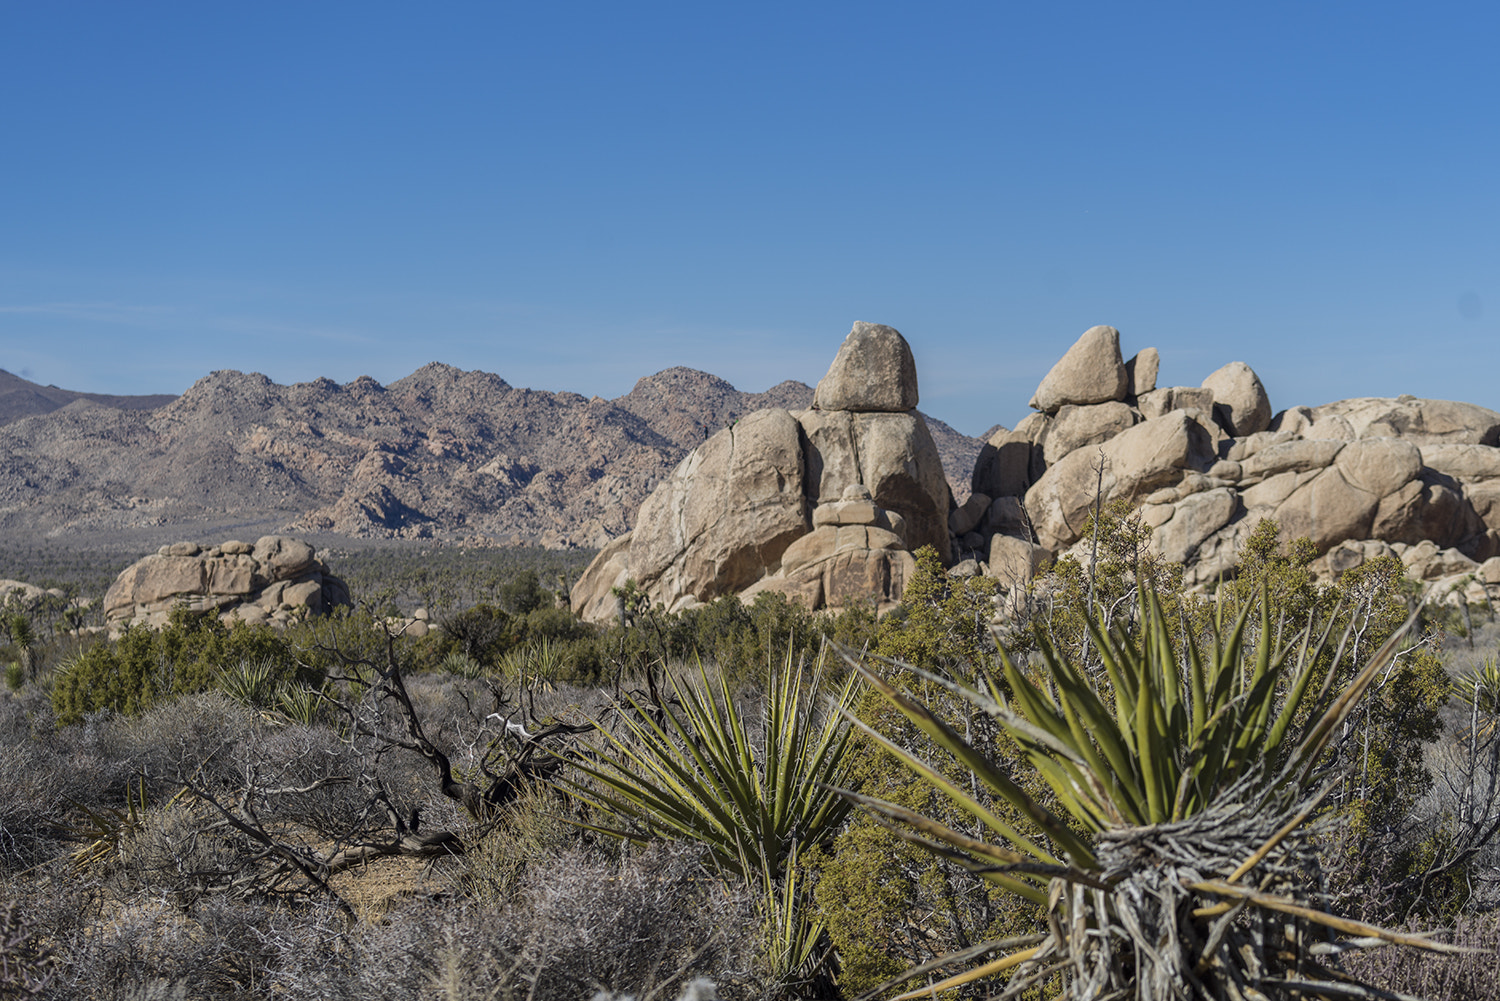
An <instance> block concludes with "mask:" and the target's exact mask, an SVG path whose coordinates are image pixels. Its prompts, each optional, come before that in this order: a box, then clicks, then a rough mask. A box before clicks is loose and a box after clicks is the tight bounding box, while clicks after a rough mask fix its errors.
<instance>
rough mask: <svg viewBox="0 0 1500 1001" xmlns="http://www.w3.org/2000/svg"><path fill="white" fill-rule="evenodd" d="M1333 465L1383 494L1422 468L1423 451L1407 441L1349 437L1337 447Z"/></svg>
mask: <svg viewBox="0 0 1500 1001" xmlns="http://www.w3.org/2000/svg"><path fill="white" fill-rule="evenodd" d="M1333 464H1334V467H1335V468H1337V469H1338V471H1339V472H1340V473H1343V474H1344V479H1345V480H1348V481H1349V483H1350V484H1351V485H1353V486H1355V487H1358V488H1359V489H1361V490H1363V491H1365V492H1366V493H1371V494H1374V495H1375V496H1376V497H1385V496H1387V495H1389V494H1393V493H1395V492H1396V491H1397V490H1400V489H1401V487H1403V486H1404V485H1406V484H1407V483H1408V482H1410V481H1411V480H1413V479H1415V478H1416V476H1417V474H1418V473H1420V472H1421V471H1422V452H1421V450H1420V449H1418V448H1417V446H1415V445H1413V444H1412V443H1411V442H1409V441H1402V440H1400V439H1398V438H1374V439H1369V438H1367V439H1361V440H1359V441H1351V442H1349V444H1347V445H1345V446H1344V447H1343V448H1342V449H1340V450H1339V453H1338V455H1337V456H1336V457H1335V458H1334V460H1333Z"/></svg>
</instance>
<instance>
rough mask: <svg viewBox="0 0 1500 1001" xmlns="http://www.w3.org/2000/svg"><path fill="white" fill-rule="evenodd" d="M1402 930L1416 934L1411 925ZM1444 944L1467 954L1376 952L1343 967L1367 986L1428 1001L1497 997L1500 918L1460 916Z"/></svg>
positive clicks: (1499, 993)
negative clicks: (1376, 986) (1451, 945)
mask: <svg viewBox="0 0 1500 1001" xmlns="http://www.w3.org/2000/svg"><path fill="white" fill-rule="evenodd" d="M1406 930H1408V931H1412V932H1416V931H1418V930H1419V928H1418V926H1417V925H1416V924H1415V923H1409V924H1407V925H1406ZM1443 939H1444V941H1447V942H1451V943H1453V944H1454V945H1457V946H1460V947H1463V948H1466V949H1471V950H1473V951H1472V952H1468V953H1465V954H1463V955H1459V956H1436V955H1433V954H1431V953H1426V952H1418V951H1416V950H1414V949H1380V950H1377V951H1373V952H1363V953H1359V954H1357V955H1355V956H1351V957H1350V958H1349V959H1348V960H1346V962H1345V965H1346V966H1347V968H1348V970H1349V972H1350V973H1351V974H1353V975H1354V976H1356V977H1358V978H1360V979H1361V980H1363V981H1365V982H1366V983H1372V984H1380V985H1382V986H1383V987H1385V988H1386V989H1387V990H1391V991H1400V992H1401V993H1402V994H1404V995H1407V996H1410V997H1419V998H1424V999H1426V1001H1489V999H1491V998H1495V997H1500V963H1497V962H1496V961H1495V957H1496V955H1497V954H1500V913H1496V912H1494V911H1491V912H1489V913H1484V914H1472V913H1471V914H1460V915H1457V916H1455V917H1454V919H1453V923H1452V930H1451V931H1450V932H1448V933H1447V934H1445V935H1444V936H1443Z"/></svg>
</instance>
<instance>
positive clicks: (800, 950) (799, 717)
mask: <svg viewBox="0 0 1500 1001" xmlns="http://www.w3.org/2000/svg"><path fill="white" fill-rule="evenodd" d="M822 679H823V673H822V671H821V670H817V671H814V672H812V674H811V676H809V674H808V673H807V672H806V671H805V670H804V668H803V666H802V665H801V664H796V665H794V664H793V662H792V657H791V652H790V651H788V655H787V658H786V661H785V663H784V664H783V665H782V666H781V668H780V669H778V670H772V671H771V672H770V673H769V677H768V685H767V687H768V691H767V693H766V699H765V703H766V704H765V710H764V712H765V716H764V719H763V720H761V721H759V723H760V726H759V727H757V726H755V725H754V724H755V722H756V721H752V720H749V719H747V718H745V716H744V715H743V714H742V713H741V711H740V708H739V707H738V706H737V705H736V704H735V700H734V697H733V694H732V692H731V691H730V689H729V682H728V680H727V679H726V678H725V677H724V675H723V674H722V673H721V674H720V675H719V678H718V680H717V681H716V682H715V681H711V680H710V679H709V677H708V673H707V671H705V670H704V669H703V667H702V665H701V664H700V665H699V671H698V677H697V679H696V680H691V681H686V682H683V681H679V680H678V679H677V678H676V677H672V679H671V683H672V691H673V695H674V696H675V698H673V699H671V700H664V701H663V704H661V705H653V704H650V703H647V702H643V701H641V700H638V699H636V698H634V697H629V698H627V700H626V704H625V705H624V706H623V707H621V708H622V709H623V711H622V712H621V714H620V719H621V720H622V725H621V726H620V728H619V729H620V731H621V732H619V733H612V732H611V731H610V730H609V729H608V728H607V727H606V726H604V725H602V724H600V726H599V731H598V732H599V733H600V734H602V735H603V743H602V744H601V745H600V746H596V747H595V748H593V749H592V750H591V751H589V752H577V751H570V752H566V758H567V760H568V761H569V762H570V763H571V764H572V765H573V766H574V768H575V769H577V770H578V771H579V772H581V773H583V774H584V775H586V776H588V777H589V779H592V782H589V781H584V780H580V779H573V778H568V777H563V778H562V779H560V780H559V781H560V782H561V783H562V784H564V785H566V786H567V787H569V788H570V789H571V790H572V791H573V793H574V794H575V795H576V796H577V797H578V798H580V799H582V800H583V801H585V802H587V803H590V804H591V805H593V806H594V807H595V808H596V809H598V810H599V811H601V812H602V813H604V814H605V815H606V816H607V817H611V818H613V820H612V821H610V820H606V821H603V822H600V823H597V824H591V825H587V826H590V827H591V829H593V830H596V831H599V832H601V833H604V834H608V835H611V836H614V837H618V838H622V839H630V840H636V841H645V840H647V839H648V838H650V837H653V836H654V837H663V838H668V839H671V840H674V841H687V842H696V843H698V844H700V845H702V846H703V847H704V848H705V849H706V850H707V851H708V853H709V854H710V855H711V856H712V858H713V861H714V862H715V864H716V865H717V866H718V867H719V869H720V870H721V871H723V872H726V873H729V874H733V875H735V876H738V877H740V878H743V879H745V880H747V881H750V882H752V883H756V884H759V889H760V891H761V895H762V901H763V904H764V910H765V918H766V923H767V931H768V947H769V952H770V954H771V960H772V963H773V965H774V966H775V967H776V968H778V969H779V970H780V971H782V972H783V973H785V974H787V975H806V974H808V973H809V972H811V971H814V970H815V969H816V968H817V967H818V966H819V965H820V963H821V956H822V953H823V951H824V947H823V945H822V944H821V942H822V940H823V934H822V926H821V924H820V923H818V922H817V921H816V920H815V919H813V918H812V917H811V915H810V908H809V907H807V906H804V904H805V901H806V897H807V893H806V890H805V888H804V887H803V886H802V885H801V879H800V874H799V873H798V871H797V860H798V856H799V855H800V854H801V853H802V852H803V851H804V850H806V849H807V848H809V847H811V846H812V845H815V844H817V843H818V842H820V841H822V840H823V839H825V838H827V837H829V836H831V835H832V833H833V832H834V831H836V830H837V829H838V826H839V825H840V823H842V821H843V820H844V818H845V817H846V816H847V815H848V813H849V810H850V803H849V802H848V801H847V800H846V799H844V798H843V797H841V796H840V795H839V794H838V793H837V791H836V789H837V788H838V787H839V786H841V785H843V784H845V783H846V781H847V775H848V770H849V765H850V758H849V756H848V755H847V754H846V753H845V750H846V748H847V746H848V743H849V739H850V733H851V730H850V728H849V726H848V725H847V724H845V723H844V721H843V719H842V718H841V716H840V712H841V711H844V710H847V709H848V708H849V707H851V706H852V705H853V703H854V698H855V695H856V692H857V683H858V678H857V676H855V675H853V674H851V675H849V677H848V678H847V679H846V680H845V682H844V683H843V685H842V686H841V687H840V689H839V690H838V691H837V693H836V694H834V695H833V697H832V698H831V700H830V701H831V703H832V704H831V705H830V706H827V707H820V706H819V704H818V699H819V693H820V691H821V690H822V688H823V687H824V686H823V684H822ZM757 730H759V734H758V737H757V735H756V731H757Z"/></svg>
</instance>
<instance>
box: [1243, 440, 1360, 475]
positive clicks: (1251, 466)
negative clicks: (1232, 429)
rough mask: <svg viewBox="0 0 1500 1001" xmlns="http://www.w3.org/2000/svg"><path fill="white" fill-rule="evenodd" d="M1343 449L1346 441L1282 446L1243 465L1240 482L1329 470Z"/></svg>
mask: <svg viewBox="0 0 1500 1001" xmlns="http://www.w3.org/2000/svg"><path fill="white" fill-rule="evenodd" d="M1343 448H1344V443H1343V442H1342V441H1322V440H1309V439H1303V438H1295V439H1292V440H1290V441H1283V442H1278V443H1277V444H1274V445H1271V446H1270V447H1269V448H1263V449H1261V450H1260V451H1258V452H1256V453H1255V454H1254V455H1251V456H1250V457H1249V458H1247V459H1245V460H1244V461H1242V462H1241V463H1240V482H1241V483H1244V484H1247V485H1249V484H1254V483H1259V482H1260V481H1261V480H1265V479H1269V478H1271V477H1273V476H1277V475H1279V474H1281V473H1302V472H1307V471H1308V470H1320V469H1326V468H1327V467H1328V466H1329V465H1331V464H1332V463H1333V460H1334V457H1335V456H1337V455H1338V454H1339V452H1341V451H1343Z"/></svg>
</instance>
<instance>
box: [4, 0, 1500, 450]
mask: <svg viewBox="0 0 1500 1001" xmlns="http://www.w3.org/2000/svg"><path fill="white" fill-rule="evenodd" d="M1497 40H1500V7H1497V6H1496V5H1494V4H1486V3H1479V2H1474V3H1465V4H1447V3H1427V4H1421V5H1417V4H1401V5H1396V4H1383V3H1373V4H1372V3H1369V2H1364V3H1309V2H1298V3H1265V2H1262V3H1256V4H1238V5H1228V4H1205V3H1201V2H1198V3H1180V4H1149V3H1148V4H1121V3H1088V4H1076V3H1075V4H1066V3H1054V4H1042V3H1034V2H1029V3H1024V4H1023V3H983V4H981V3H972V4H955V3H940V2H934V3H923V4H918V3H910V2H908V3H901V4H894V3H881V2H861V3H816V2H809V0H803V2H800V3H776V2H764V0H763V2H757V3H753V4H749V3H747V4H735V5H731V4H717V3H703V2H701V0H700V2H695V3H681V4H664V3H650V2H642V3H635V4H620V3H566V2H553V3H547V4H537V3H527V4H521V3H495V2H489V3H462V2H444V3H437V4H430V3H428V4H418V3H407V4H392V3H378V2H376V3H371V2H360V3H325V2H311V3H278V2H260V3H253V4H252V3H240V4H226V3H203V2H201V0H195V2H191V3H157V2H151V0H133V2H129V3H122V2H118V0H110V2H97V3H81V2H67V0H58V2H46V3H41V2H27V0H0V368H6V369H8V370H10V371H12V372H16V373H18V374H21V375H25V376H26V377H28V378H31V379H34V380H36V381H39V382H43V383H55V384H57V385H60V386H64V387H66V388H70V389H81V390H89V391H96V392H113V393H151V392H181V391H183V390H184V389H186V388H187V387H188V386H189V385H191V384H192V383H193V381H194V380H196V379H197V378H199V377H200V376H202V375H204V374H206V373H207V372H209V371H211V370H213V369H220V368H236V369H242V370H247V371H249V370H253V371H260V372H264V373H266V374H267V375H269V376H271V377H272V378H273V379H275V380H277V381H278V382H294V381H303V380H308V379H312V378H315V377H317V376H319V375H327V376H329V377H332V378H334V379H337V380H339V381H347V380H349V379H352V378H354V377H355V376H358V375H361V374H368V375H371V376H373V377H374V378H376V379H378V380H380V381H381V382H390V381H392V380H394V379H397V378H399V377H401V376H402V375H405V374H407V373H409V372H410V371H412V370H413V369H415V368H417V367H418V366H420V365H422V364H424V363H426V362H429V361H435V360H436V361H444V362H448V363H449V364H453V365H457V366H460V367H462V368H480V369H485V370H487V371H491V372H496V373H498V374H499V375H501V376H502V377H504V378H505V379H506V380H508V381H509V382H511V383H512V384H514V385H518V386H532V387H534V388H538V389H554V390H557V389H569V390H575V391H578V392H582V393H585V394H596V393H597V394H599V395H603V396H616V395H619V394H621V393H624V392H627V391H628V390H629V389H630V387H631V385H633V383H634V382H635V380H636V379H637V378H639V377H640V376H643V375H648V374H651V373H653V372H656V371H658V370H660V369H662V368H666V367H668V366H671V365H689V366H693V367H695V368H701V369H705V370H707V371H710V372H713V373H715V374H718V375H721V376H723V377H724V378H726V379H728V380H730V381H731V382H733V383H734V384H735V385H736V386H738V387H739V388H741V389H746V390H760V389H765V388H767V387H768V386H770V385H772V384H774V383H776V382H779V381H780V380H782V379H786V378H795V379H802V380H804V381H807V382H815V381H816V380H817V379H818V378H819V377H821V375H822V374H823V372H824V371H825V370H826V368H827V365H828V362H829V361H830V360H831V359H832V357H833V355H834V352H835V351H836V350H837V348H838V345H839V342H840V340H841V339H842V337H843V335H844V334H845V333H846V332H847V331H848V329H849V325H850V323H851V322H852V321H854V320H869V321H874V322H881V323H888V324H890V325H892V326H895V327H897V328H899V329H900V330H901V331H902V332H903V333H905V334H906V335H907V338H908V339H909V340H910V341H911V343H912V345H913V348H914V350H915V351H916V354H917V362H918V370H919V373H920V380H921V390H922V406H923V408H924V409H925V410H927V411H928V412H929V413H932V414H934V415H935V416H937V417H940V418H942V419H944V420H947V421H948V422H950V423H952V424H954V425H955V426H956V427H958V428H959V429H960V430H962V431H966V432H968V433H970V434H977V433H979V432H980V431H982V430H983V429H985V428H986V427H988V426H989V425H991V424H992V423H995V422H997V421H998V422H1003V423H1006V424H1008V425H1009V424H1013V423H1014V422H1015V421H1016V420H1017V419H1019V418H1020V417H1021V416H1023V415H1024V413H1025V412H1026V410H1025V404H1026V400H1027V398H1028V397H1029V396H1030V393H1031V391H1032V389H1034V388H1035V385H1036V383H1037V381H1038V380H1039V379H1040V378H1041V376H1042V375H1043V374H1044V373H1045V372H1046V370H1047V368H1048V367H1049V366H1050V365H1051V364H1052V362H1053V361H1055V360H1056V358H1057V357H1058V356H1059V354H1060V353H1061V352H1062V351H1063V350H1064V349H1065V348H1066V347H1067V345H1069V344H1070V343H1072V341H1073V340H1074V339H1075V338H1076V337H1077V336H1078V335H1079V334H1080V333H1082V332H1083V330H1084V329H1085V328H1087V327H1089V326H1091V325H1092V324H1096V323H1108V324H1112V325H1114V326H1116V327H1118V328H1120V330H1121V332H1122V335H1123V342H1124V346H1125V349H1126V353H1127V354H1129V353H1131V352H1133V351H1134V350H1136V349H1138V348H1141V347H1145V346H1148V345H1154V346H1155V347H1157V348H1158V349H1159V350H1160V351H1161V353H1162V357H1163V372H1162V378H1163V380H1164V382H1166V383H1174V384H1192V385H1196V384H1197V383H1198V382H1200V381H1201V380H1202V379H1203V377H1204V376H1205V375H1207V374H1208V373H1209V372H1210V371H1211V370H1213V369H1214V368H1217V367H1218V366H1219V365H1221V364H1223V363H1225V362H1228V361H1231V360H1242V361H1245V362H1248V363H1249V364H1250V365H1251V366H1252V367H1253V368H1255V369H1256V370H1257V371H1258V372H1259V373H1260V375H1261V377H1262V379H1263V380H1264V382H1265V383H1266V385H1267V388H1268V389H1269V391H1270V394H1271V398H1272V405H1273V406H1275V407H1277V408H1278V409H1279V408H1281V407H1284V406H1288V405H1292V404H1297V403H1309V404H1315V403H1322V402H1327V401H1329V400H1333V399H1339V398H1343V397H1348V396H1356V395H1396V394H1399V393H1403V392H1407V393H1414V394H1416V395H1419V396H1435V397H1444V398H1449V399H1461V400H1468V401H1471V402H1475V403H1481V404H1484V405H1486V406H1489V407H1492V408H1495V409H1500V388H1497V387H1500V42H1497Z"/></svg>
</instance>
